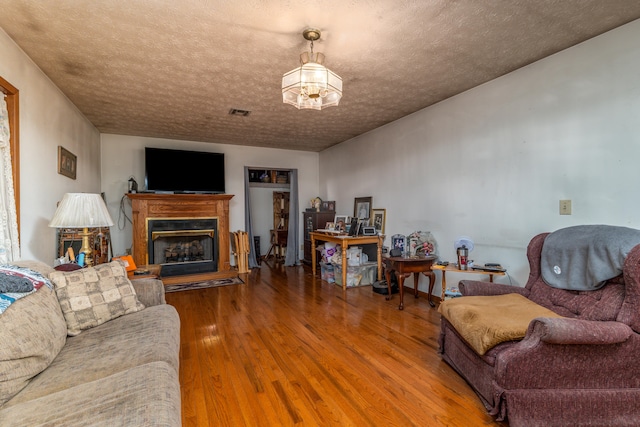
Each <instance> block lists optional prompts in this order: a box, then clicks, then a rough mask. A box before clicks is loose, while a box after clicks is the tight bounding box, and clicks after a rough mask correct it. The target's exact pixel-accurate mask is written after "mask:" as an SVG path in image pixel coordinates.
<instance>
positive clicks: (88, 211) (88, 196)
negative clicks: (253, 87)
mask: <svg viewBox="0 0 640 427" xmlns="http://www.w3.org/2000/svg"><path fill="white" fill-rule="evenodd" d="M112 225H113V220H112V219H111V215H109V211H108V210H107V206H106V205H105V204H104V200H102V196H100V195H99V194H92V193H67V194H65V195H64V197H63V198H62V201H61V202H60V204H59V205H58V209H56V213H55V214H54V215H53V219H52V220H51V222H50V223H49V227H55V228H85V227H110V226H112Z"/></svg>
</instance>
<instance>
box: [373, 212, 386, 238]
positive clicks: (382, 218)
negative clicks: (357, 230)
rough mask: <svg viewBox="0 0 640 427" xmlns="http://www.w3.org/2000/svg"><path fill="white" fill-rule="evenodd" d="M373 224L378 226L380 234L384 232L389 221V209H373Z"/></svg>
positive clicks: (377, 229)
mask: <svg viewBox="0 0 640 427" xmlns="http://www.w3.org/2000/svg"><path fill="white" fill-rule="evenodd" d="M372 221H373V223H372V225H373V226H374V227H375V228H376V231H377V232H378V233H379V234H384V226H385V223H386V222H387V210H386V209H373V210H372Z"/></svg>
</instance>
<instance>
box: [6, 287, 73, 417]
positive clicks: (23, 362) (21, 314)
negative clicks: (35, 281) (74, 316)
mask: <svg viewBox="0 0 640 427" xmlns="http://www.w3.org/2000/svg"><path fill="white" fill-rule="evenodd" d="M66 339H67V325H66V322H65V320H64V316H63V315H62V312H61V311H60V305H59V304H58V299H57V298H56V294H55V292H54V290H53V289H50V288H49V287H48V286H42V287H41V288H40V290H38V291H37V292H33V293H31V294H27V296H26V297H24V298H22V299H19V300H18V301H16V302H14V303H13V304H11V306H10V307H9V308H7V310H6V311H5V312H4V313H2V314H0V408H1V407H2V405H4V404H5V402H7V401H8V400H9V399H11V398H12V397H13V396H14V395H16V394H17V393H18V392H19V391H20V390H22V389H23V388H24V387H26V386H27V385H28V384H29V381H31V378H33V377H34V376H36V375H38V374H39V373H40V372H42V371H43V370H44V369H46V368H47V367H48V366H49V364H50V363H51V362H52V361H53V359H54V358H55V357H56V356H57V355H58V353H59V352H60V350H61V349H62V347H63V346H64V344H65V342H66ZM0 412H2V411H1V410H0ZM2 424H3V422H2V415H0V425H2Z"/></svg>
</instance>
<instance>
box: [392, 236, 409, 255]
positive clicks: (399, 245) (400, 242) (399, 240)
mask: <svg viewBox="0 0 640 427" xmlns="http://www.w3.org/2000/svg"><path fill="white" fill-rule="evenodd" d="M405 242H406V238H405V236H404V234H394V235H393V236H391V249H399V250H400V252H402V253H403V254H404V251H405Z"/></svg>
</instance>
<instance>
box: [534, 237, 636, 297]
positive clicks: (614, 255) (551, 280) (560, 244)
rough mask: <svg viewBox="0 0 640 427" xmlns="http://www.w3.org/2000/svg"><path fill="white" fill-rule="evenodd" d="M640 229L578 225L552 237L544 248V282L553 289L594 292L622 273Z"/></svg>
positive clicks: (545, 243)
mask: <svg viewBox="0 0 640 427" xmlns="http://www.w3.org/2000/svg"><path fill="white" fill-rule="evenodd" d="M638 244H640V230H635V229H633V228H627V227H617V226H611V225H578V226H574V227H567V228H563V229H560V230H557V231H554V232H553V233H551V234H549V235H548V236H547V238H546V239H545V241H544V244H543V246H542V259H541V263H540V267H541V270H542V279H543V280H544V281H545V283H546V284H548V285H549V286H552V287H554V288H560V289H570V290H577V291H592V290H596V289H599V288H601V287H602V286H603V285H604V283H605V282H606V281H607V280H609V279H612V278H614V277H616V276H618V275H620V274H621V273H622V266H623V264H624V260H625V258H626V257H627V254H628V253H629V251H630V250H631V249H632V248H633V247H634V246H636V245H638Z"/></svg>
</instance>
